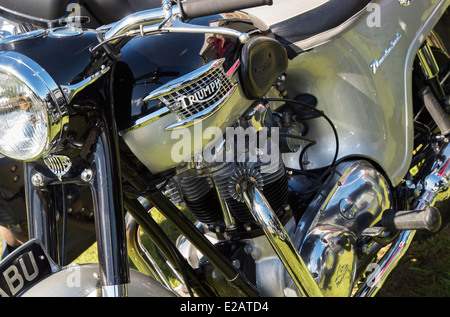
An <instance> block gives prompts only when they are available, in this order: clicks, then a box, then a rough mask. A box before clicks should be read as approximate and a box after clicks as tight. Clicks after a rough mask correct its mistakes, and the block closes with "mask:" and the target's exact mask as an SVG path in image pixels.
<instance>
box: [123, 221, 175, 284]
mask: <svg viewBox="0 0 450 317" xmlns="http://www.w3.org/2000/svg"><path fill="white" fill-rule="evenodd" d="M126 233H127V250H128V256H129V257H130V259H131V260H132V262H133V263H134V265H136V267H137V269H138V271H140V272H142V273H144V274H148V275H150V276H152V277H154V278H155V279H156V280H158V281H159V282H161V283H162V284H163V285H164V286H166V287H167V288H168V289H173V288H172V286H171V285H170V282H169V280H168V279H167V278H166V276H165V275H164V273H163V272H162V270H161V268H160V267H159V266H158V264H157V263H156V261H154V260H153V258H152V257H151V256H150V255H149V254H148V252H147V250H146V249H145V248H144V247H143V245H142V243H141V239H140V236H139V224H138V223H137V222H136V220H134V218H133V217H131V215H130V214H127V215H126Z"/></svg>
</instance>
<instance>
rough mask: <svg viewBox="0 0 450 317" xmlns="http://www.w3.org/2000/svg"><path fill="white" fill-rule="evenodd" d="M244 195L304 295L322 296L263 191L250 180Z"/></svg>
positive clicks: (245, 187) (245, 184) (244, 186)
mask: <svg viewBox="0 0 450 317" xmlns="http://www.w3.org/2000/svg"><path fill="white" fill-rule="evenodd" d="M241 189H242V197H243V198H244V201H245V203H246V205H247V206H248V208H249V209H250V211H251V213H252V214H253V217H254V218H255V219H256V221H257V222H258V223H259V224H260V225H261V227H262V229H263V230H264V233H265V234H266V236H267V238H268V240H269V242H270V244H271V245H272V247H273V249H274V251H275V252H276V254H277V255H278V257H279V258H280V260H281V262H282V263H283V265H284V267H285V268H286V270H287V271H288V273H289V275H290V276H291V277H292V279H293V281H294V283H295V285H296V286H297V288H298V290H299V291H300V293H301V295H303V296H314V297H322V296H323V294H322V291H321V290H320V288H319V286H318V285H317V283H316V281H315V280H314V278H313V277H312V275H311V273H310V272H309V270H308V268H307V266H306V264H305V262H304V261H303V259H302V258H301V256H300V254H299V253H298V252H297V250H296V249H295V247H294V245H293V243H292V241H291V239H290V238H289V235H288V234H287V232H286V231H285V230H284V228H283V225H282V224H281V223H280V221H279V219H278V217H277V216H276V215H275V213H274V212H273V210H272V208H271V207H270V205H269V203H268V202H267V200H266V198H265V197H264V195H263V194H262V193H261V191H260V190H259V189H258V188H257V187H256V186H254V185H253V184H252V183H250V182H245V183H243V184H242V186H241Z"/></svg>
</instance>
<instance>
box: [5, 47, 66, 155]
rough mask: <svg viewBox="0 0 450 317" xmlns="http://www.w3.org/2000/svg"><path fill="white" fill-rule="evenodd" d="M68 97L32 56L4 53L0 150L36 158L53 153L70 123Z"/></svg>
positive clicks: (9, 153)
mask: <svg viewBox="0 0 450 317" xmlns="http://www.w3.org/2000/svg"><path fill="white" fill-rule="evenodd" d="M67 118H68V117H67V113H66V107H65V100H64V98H63V94H62V92H61V90H60V89H59V87H58V85H57V84H56V83H55V82H54V80H53V79H52V78H51V77H50V75H49V74H48V73H47V72H46V71H45V70H44V69H43V68H42V67H41V66H39V65H38V64H37V63H35V62H34V61H33V60H31V59H30V58H28V57H26V56H24V55H22V54H20V53H17V52H5V53H3V54H1V55H0V153H1V154H3V155H4V156H7V157H10V158H13V159H16V160H20V161H32V160H36V159H38V158H40V157H42V156H43V155H45V154H47V153H49V152H50V151H51V149H52V148H53V146H54V145H55V143H56V142H57V141H58V140H59V138H60V137H61V132H62V128H63V126H64V124H66V123H67Z"/></svg>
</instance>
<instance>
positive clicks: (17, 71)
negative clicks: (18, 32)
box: [0, 51, 69, 161]
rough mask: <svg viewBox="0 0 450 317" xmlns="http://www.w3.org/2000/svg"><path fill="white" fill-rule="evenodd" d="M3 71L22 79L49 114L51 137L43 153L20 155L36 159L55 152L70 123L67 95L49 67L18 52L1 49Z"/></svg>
mask: <svg viewBox="0 0 450 317" xmlns="http://www.w3.org/2000/svg"><path fill="white" fill-rule="evenodd" d="M0 71H2V72H3V73H6V74H8V75H10V76H13V77H14V78H16V79H18V80H19V81H21V82H22V83H23V84H24V85H26V86H27V87H28V88H29V89H30V90H31V91H32V92H33V94H34V95H35V97H37V98H38V99H39V102H40V103H41V105H42V106H43V109H42V110H43V111H44V113H45V115H46V116H47V140H46V142H45V146H43V148H42V150H41V151H40V153H38V154H36V155H33V157H26V158H19V157H12V158H13V159H17V160H20V161H34V160H37V159H39V158H41V157H43V156H45V155H47V154H49V153H50V152H51V150H52V149H53V148H54V147H55V146H56V145H57V143H58V142H59V141H60V139H61V136H62V131H63V127H64V126H65V125H66V124H67V123H68V122H69V115H68V110H67V103H66V100H65V98H64V95H63V93H62V91H61V89H60V88H59V86H58V85H57V84H56V82H55V81H54V80H53V78H52V77H51V76H50V75H49V74H48V73H47V71H45V69H44V68H43V67H42V66H40V65H39V64H37V63H36V62H35V61H33V60H32V59H30V58H29V57H27V56H25V55H23V54H21V53H18V52H14V51H7V52H0Z"/></svg>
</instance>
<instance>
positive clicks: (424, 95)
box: [419, 86, 450, 135]
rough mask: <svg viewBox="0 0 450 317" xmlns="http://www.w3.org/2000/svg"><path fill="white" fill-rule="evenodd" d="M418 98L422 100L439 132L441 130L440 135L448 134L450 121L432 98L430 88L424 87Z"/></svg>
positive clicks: (434, 98) (433, 97) (437, 102)
mask: <svg viewBox="0 0 450 317" xmlns="http://www.w3.org/2000/svg"><path fill="white" fill-rule="evenodd" d="M419 97H420V98H421V99H422V101H423V103H424V104H425V107H426V108H427V110H428V112H429V113H430V115H431V117H432V118H433V120H434V122H436V124H437V126H438V128H439V130H441V134H442V135H447V134H449V133H450V120H449V118H448V115H447V114H446V113H445V111H444V109H443V108H442V106H441V104H440V103H439V101H438V100H437V99H436V97H435V96H434V94H433V92H432V91H431V89H430V87H428V86H427V87H425V88H423V89H422V90H420V91H419Z"/></svg>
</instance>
